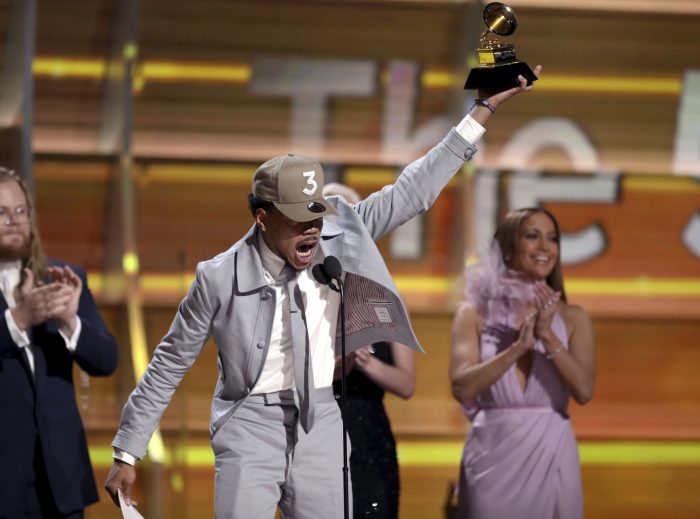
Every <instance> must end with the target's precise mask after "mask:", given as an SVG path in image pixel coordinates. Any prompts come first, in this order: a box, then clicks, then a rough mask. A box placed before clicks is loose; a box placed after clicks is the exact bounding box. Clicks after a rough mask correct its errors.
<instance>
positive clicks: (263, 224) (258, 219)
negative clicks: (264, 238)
mask: <svg viewBox="0 0 700 519" xmlns="http://www.w3.org/2000/svg"><path fill="white" fill-rule="evenodd" d="M267 216H268V215H267V211H265V209H260V208H258V209H256V210H255V223H256V225H257V226H258V227H259V228H260V230H261V231H263V232H265V231H266V230H267Z"/></svg>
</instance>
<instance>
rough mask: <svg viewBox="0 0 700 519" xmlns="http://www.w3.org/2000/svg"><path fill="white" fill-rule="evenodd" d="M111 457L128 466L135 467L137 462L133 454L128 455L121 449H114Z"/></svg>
mask: <svg viewBox="0 0 700 519" xmlns="http://www.w3.org/2000/svg"><path fill="white" fill-rule="evenodd" d="M112 457H113V458H114V459H115V460H119V461H123V462H124V463H128V464H129V465H132V466H133V465H136V462H137V461H138V458H137V457H136V456H134V455H133V454H129V453H128V452H126V451H123V450H121V449H114V454H113V455H112Z"/></svg>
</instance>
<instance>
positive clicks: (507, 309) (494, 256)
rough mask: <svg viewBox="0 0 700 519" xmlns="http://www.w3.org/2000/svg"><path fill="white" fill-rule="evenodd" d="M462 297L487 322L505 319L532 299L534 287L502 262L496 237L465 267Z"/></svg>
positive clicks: (501, 321) (499, 321)
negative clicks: (482, 252)
mask: <svg viewBox="0 0 700 519" xmlns="http://www.w3.org/2000/svg"><path fill="white" fill-rule="evenodd" d="M464 278H465V296H466V298H467V301H469V302H470V303H472V304H473V305H475V306H476V308H477V309H478V311H479V313H480V314H481V316H482V317H484V319H485V320H486V322H489V323H493V322H498V323H504V324H506V323H507V322H508V316H509V315H513V313H514V312H515V311H517V310H518V308H520V307H521V306H523V305H525V304H526V303H527V302H528V301H530V300H532V299H534V297H535V293H534V286H533V284H532V283H527V282H525V281H523V280H522V279H520V278H519V277H518V276H517V274H516V273H515V271H513V270H511V269H509V268H508V267H507V266H506V264H505V263H504V262H503V255H502V254H501V248H500V247H499V245H498V242H496V240H493V241H492V242H491V245H490V246H489V248H488V250H487V251H486V252H485V253H484V254H482V255H481V256H480V258H479V262H478V263H476V264H475V265H472V266H469V267H467V268H466V269H465V273H464Z"/></svg>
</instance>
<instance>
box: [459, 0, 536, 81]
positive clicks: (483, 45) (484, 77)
mask: <svg viewBox="0 0 700 519" xmlns="http://www.w3.org/2000/svg"><path fill="white" fill-rule="evenodd" d="M484 23H485V24H486V27H487V29H486V31H485V32H484V34H483V35H482V36H481V41H480V42H479V48H478V49H476V51H477V53H478V54H479V65H478V66H476V67H474V68H473V69H471V71H470V72H469V77H467V82H466V83H465V85H464V89H465V90H496V91H500V90H506V89H508V88H512V87H515V86H518V84H519V83H518V76H519V75H520V76H523V77H524V78H525V79H527V84H528V85H531V84H532V82H533V81H537V76H535V74H534V73H533V72H532V70H530V67H528V66H527V63H525V62H524V61H518V59H517V58H516V57H515V48H514V47H513V45H508V44H504V43H501V42H500V41H498V39H497V38H496V37H495V36H494V34H495V35H498V36H510V35H511V34H513V33H514V32H515V29H517V28H518V19H517V18H516V17H515V12H514V11H513V10H512V9H511V8H510V7H508V6H507V5H505V4H502V3H501V2H492V3H490V4H488V5H487V6H486V7H484Z"/></svg>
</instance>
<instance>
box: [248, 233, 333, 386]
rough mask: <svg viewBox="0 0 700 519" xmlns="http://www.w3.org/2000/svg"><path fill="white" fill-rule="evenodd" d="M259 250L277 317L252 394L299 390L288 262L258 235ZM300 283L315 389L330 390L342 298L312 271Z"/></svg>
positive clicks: (316, 256) (301, 276)
mask: <svg viewBox="0 0 700 519" xmlns="http://www.w3.org/2000/svg"><path fill="white" fill-rule="evenodd" d="M258 250H259V251H260V258H261V260H262V264H263V269H264V275H265V279H266V281H267V282H268V285H269V286H270V288H271V289H272V290H274V291H275V313H274V317H273V319H272V330H271V333H270V343H269V345H268V349H267V357H266V358H265V364H263V369H262V373H261V374H260V378H259V379H258V381H257V383H256V384H255V386H254V387H253V390H252V391H251V393H253V394H260V393H272V392H274V391H280V390H283V389H292V388H295V387H296V384H295V380H294V352H293V348H292V331H291V322H290V319H289V295H288V294H287V280H286V277H285V275H284V274H283V272H282V270H283V269H284V266H285V262H284V260H283V259H282V258H280V257H279V256H277V255H276V254H275V253H274V252H272V251H271V250H270V248H269V247H268V246H267V245H266V244H265V241H264V240H263V239H262V237H261V236H260V235H258ZM314 260H315V261H314V263H318V262H319V261H320V260H321V256H320V249H319V248H317V249H316V253H315V254H314ZM297 283H298V284H299V289H300V290H301V294H302V299H303V301H304V313H305V316H306V329H307V332H308V335H309V351H310V352H311V363H312V366H313V374H314V386H315V387H317V388H319V387H328V386H331V385H332V384H333V370H334V369H335V331H336V323H337V320H338V309H339V308H340V294H338V293H337V292H334V291H333V290H331V289H330V288H329V287H328V286H327V285H321V284H319V283H318V282H317V281H316V280H315V279H313V277H312V276H311V269H310V268H307V269H304V270H301V271H299V273H298V274H297Z"/></svg>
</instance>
